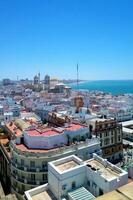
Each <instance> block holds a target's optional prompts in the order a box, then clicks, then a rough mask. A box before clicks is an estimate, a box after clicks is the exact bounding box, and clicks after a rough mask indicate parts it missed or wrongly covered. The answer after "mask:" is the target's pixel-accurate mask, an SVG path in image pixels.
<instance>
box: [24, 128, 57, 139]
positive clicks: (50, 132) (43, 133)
mask: <svg viewBox="0 0 133 200" xmlns="http://www.w3.org/2000/svg"><path fill="white" fill-rule="evenodd" d="M26 132H27V133H28V135H30V136H45V137H48V136H53V135H58V134H60V132H58V131H56V130H52V129H50V128H49V129H48V128H46V129H44V130H42V131H39V130H38V129H35V130H29V131H26Z"/></svg>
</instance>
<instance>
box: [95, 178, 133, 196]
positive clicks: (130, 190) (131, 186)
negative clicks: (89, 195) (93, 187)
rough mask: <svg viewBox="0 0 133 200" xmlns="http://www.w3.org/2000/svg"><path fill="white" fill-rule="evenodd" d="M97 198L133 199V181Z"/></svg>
mask: <svg viewBox="0 0 133 200" xmlns="http://www.w3.org/2000/svg"><path fill="white" fill-rule="evenodd" d="M96 199H97V200H106V199H108V200H133V182H131V183H128V184H126V185H124V186H122V187H120V188H118V189H116V190H114V191H112V192H109V193H107V194H104V195H102V196H100V197H98V198H96Z"/></svg>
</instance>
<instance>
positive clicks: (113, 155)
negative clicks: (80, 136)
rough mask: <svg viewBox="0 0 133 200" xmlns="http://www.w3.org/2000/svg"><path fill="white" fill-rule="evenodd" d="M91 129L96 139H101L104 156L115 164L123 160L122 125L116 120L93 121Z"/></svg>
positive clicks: (90, 124)
mask: <svg viewBox="0 0 133 200" xmlns="http://www.w3.org/2000/svg"><path fill="white" fill-rule="evenodd" d="M88 125H89V127H90V130H91V132H92V134H93V135H94V136H95V137H98V138H100V142H101V148H102V156H103V158H107V159H108V160H109V161H111V162H113V163H117V162H119V161H121V160H122V158H123V142H122V135H123V134H122V125H121V124H119V123H118V122H117V121H116V120H115V119H113V118H109V119H100V118H97V119H92V120H90V121H89V124H88Z"/></svg>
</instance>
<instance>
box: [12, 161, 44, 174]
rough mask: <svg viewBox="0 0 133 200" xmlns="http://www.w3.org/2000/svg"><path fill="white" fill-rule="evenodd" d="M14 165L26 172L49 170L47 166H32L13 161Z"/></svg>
mask: <svg viewBox="0 0 133 200" xmlns="http://www.w3.org/2000/svg"><path fill="white" fill-rule="evenodd" d="M12 166H13V167H15V168H16V169H19V170H22V171H24V172H34V173H39V172H42V173H43V172H47V171H48V170H47V169H46V168H41V167H34V168H31V167H29V166H25V165H21V164H20V163H15V162H14V161H12Z"/></svg>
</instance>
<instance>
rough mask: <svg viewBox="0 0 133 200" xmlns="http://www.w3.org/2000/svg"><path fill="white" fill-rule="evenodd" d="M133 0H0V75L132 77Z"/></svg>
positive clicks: (65, 77) (62, 77) (90, 78)
mask: <svg viewBox="0 0 133 200" xmlns="http://www.w3.org/2000/svg"><path fill="white" fill-rule="evenodd" d="M132 6H133V2H132V1H131V0H128V1H124V0H122V1H120V0H117V1H114V0H112V1H105V0H101V1H98V0H95V1H87V0H84V1H81V0H77V1H76V0H73V1H70V0H64V1H61V0H49V1H48V0H45V1H42V0H39V1H35V0H28V1H26V0H23V1H17V0H12V1H9V0H4V1H1V2H0V19H1V20H0V27H1V31H0V46H1V48H0V69H1V73H0V79H3V78H7V77H9V78H10V79H17V76H18V77H19V79H23V78H29V79H33V77H34V75H35V74H37V73H38V72H40V73H41V75H42V77H41V78H42V79H43V75H46V74H49V75H50V76H52V77H55V76H56V77H58V78H60V79H76V65H77V63H78V64H79V79H84V80H107V79H108V80H109V79H110V80H119V79H133V78H132V77H133V76H132V75H133V67H132V65H133V59H132V54H133V39H132V35H133V28H132V21H133V13H132Z"/></svg>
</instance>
